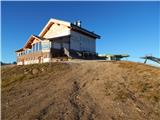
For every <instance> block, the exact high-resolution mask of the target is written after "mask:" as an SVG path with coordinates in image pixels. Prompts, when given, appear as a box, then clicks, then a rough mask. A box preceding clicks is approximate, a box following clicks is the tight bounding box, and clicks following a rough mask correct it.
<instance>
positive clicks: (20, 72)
mask: <svg viewBox="0 0 160 120" xmlns="http://www.w3.org/2000/svg"><path fill="white" fill-rule="evenodd" d="M1 73H2V119H3V120H159V118H160V68H156V67H152V66H149V65H145V64H140V63H133V62H125V61H119V62H118V61H117V62H116V61H112V62H104V61H99V62H98V61H94V62H89V61H86V62H66V63H47V64H37V65H36V64H35V65H26V66H12V67H4V68H3V67H2V71H1Z"/></svg>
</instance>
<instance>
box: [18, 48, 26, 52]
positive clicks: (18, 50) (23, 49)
mask: <svg viewBox="0 0 160 120" xmlns="http://www.w3.org/2000/svg"><path fill="white" fill-rule="evenodd" d="M23 50H24V49H23V48H21V49H19V50H16V52H21V51H23Z"/></svg>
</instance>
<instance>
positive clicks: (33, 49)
mask: <svg viewBox="0 0 160 120" xmlns="http://www.w3.org/2000/svg"><path fill="white" fill-rule="evenodd" d="M32 52H35V44H33V45H32Z"/></svg>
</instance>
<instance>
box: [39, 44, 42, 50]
mask: <svg viewBox="0 0 160 120" xmlns="http://www.w3.org/2000/svg"><path fill="white" fill-rule="evenodd" d="M39 50H42V43H41V42H39Z"/></svg>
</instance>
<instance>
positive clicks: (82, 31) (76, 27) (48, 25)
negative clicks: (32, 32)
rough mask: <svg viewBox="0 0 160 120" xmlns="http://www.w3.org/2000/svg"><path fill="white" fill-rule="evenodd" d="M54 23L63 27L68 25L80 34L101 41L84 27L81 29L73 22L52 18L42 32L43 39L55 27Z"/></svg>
mask: <svg viewBox="0 0 160 120" xmlns="http://www.w3.org/2000/svg"><path fill="white" fill-rule="evenodd" d="M53 23H57V24H63V25H66V26H67V27H70V28H71V29H72V30H75V31H77V32H80V33H83V34H86V35H89V36H90V37H93V38H98V39H100V36H99V35H97V34H95V33H93V32H91V31H89V30H87V29H85V28H82V27H79V26H77V25H74V24H73V23H71V22H67V21H62V20H58V19H53V18H51V19H50V20H49V21H48V23H47V24H46V25H45V27H44V28H43V29H42V31H41V32H40V34H39V36H40V37H43V35H44V34H45V33H46V32H47V31H48V29H49V28H50V27H51V26H52V25H53Z"/></svg>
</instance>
